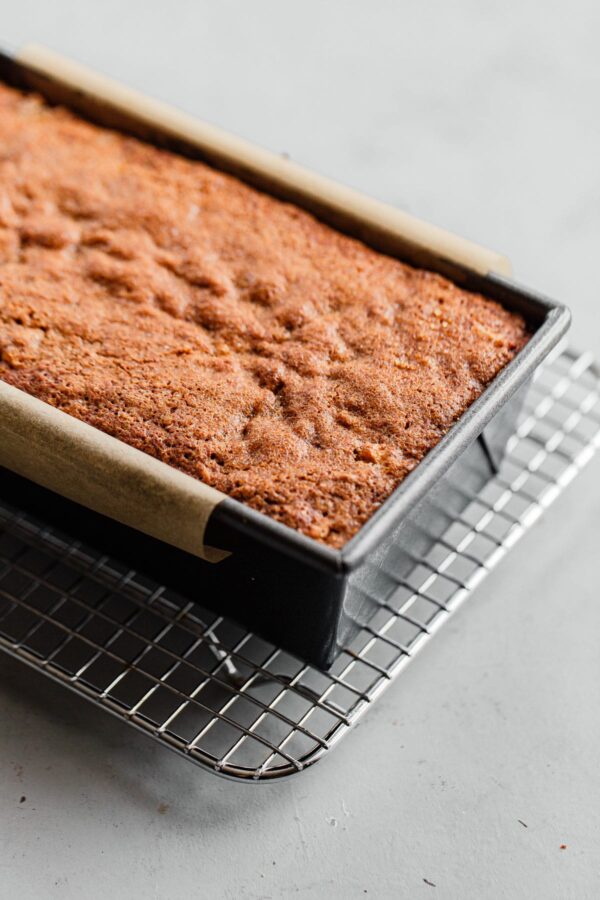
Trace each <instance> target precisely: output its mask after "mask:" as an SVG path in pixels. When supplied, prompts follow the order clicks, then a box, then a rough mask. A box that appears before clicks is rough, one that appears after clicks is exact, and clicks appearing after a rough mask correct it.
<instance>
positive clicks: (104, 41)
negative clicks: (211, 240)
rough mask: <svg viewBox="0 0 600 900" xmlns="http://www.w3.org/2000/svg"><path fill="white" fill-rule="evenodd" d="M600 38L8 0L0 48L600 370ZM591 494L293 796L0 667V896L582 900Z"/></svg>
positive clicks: (364, 6)
mask: <svg viewBox="0 0 600 900" xmlns="http://www.w3.org/2000/svg"><path fill="white" fill-rule="evenodd" d="M599 35H600V5H599V4H598V3H597V2H595V0H571V2H570V3H569V4H568V5H567V4H564V3H560V4H559V3H550V2H546V3H544V4H540V3H539V2H538V0H521V2H519V3H516V2H512V3H510V2H509V3H506V2H500V0H495V2H485V0H459V2H453V3H443V2H437V3H431V2H422V3H419V4H400V3H394V2H377V0H372V2H370V3H364V2H342V0H338V2H331V0H330V2H328V3H324V2H318V0H304V2H303V3H290V2H287V3H286V2H282V0H279V2H277V0H269V2H263V0H254V2H252V3H250V2H243V0H237V2H213V3H209V2H198V0H195V2H182V0H178V2H171V3H166V2H148V0H146V2H143V3H142V2H139V0H136V2H132V0H127V2H126V3H125V2H123V0H119V2H117V0H104V2H102V3H97V4H91V3H84V2H81V0H78V2H76V0H52V3H49V2H31V0H19V2H18V3H11V4H8V3H5V4H3V9H2V18H1V24H0V38H1V39H2V40H4V41H6V42H7V43H12V44H14V45H18V44H20V43H22V42H24V41H26V40H31V39H35V40H38V41H42V42H45V43H47V44H49V45H50V46H52V47H54V48H55V49H57V50H60V51H63V52H65V53H67V54H71V55H72V56H74V57H76V58H77V59H79V60H81V61H83V62H86V63H88V64H90V65H92V66H96V67H97V68H99V69H101V70H103V71H105V72H107V73H110V74H112V75H114V76H116V77H118V78H121V79H123V80H125V81H126V82H129V83H130V84H133V85H136V86H138V87H140V88H142V89H143V90H145V91H147V92H148V93H151V94H154V95H157V96H159V97H162V98H164V99H166V100H169V101H172V102H174V103H176V104H178V105H180V106H182V107H184V108H186V109H188V110H190V111H192V112H194V113H197V114H199V115H200V116H202V117H204V118H207V119H209V120H212V121H214V122H216V123H218V124H220V125H222V126H224V127H226V128H228V129H230V130H232V131H235V132H238V133H239V134H242V135H244V136H246V137H248V138H250V139H252V140H255V141H257V142H259V143H261V144H263V145H265V146H267V147H269V148H272V149H273V150H276V151H287V152H288V153H290V154H291V156H292V157H293V158H294V159H296V160H297V161H299V162H302V163H304V164H306V165H308V166H310V167H313V168H315V169H317V170H319V171H321V172H324V173H326V174H328V175H331V176H333V177H335V178H337V179H339V180H340V181H344V182H347V183H349V184H352V185H354V186H357V187H359V188H361V189H363V190H364V191H366V192H368V193H370V194H373V195H375V196H377V197H380V198H383V199H385V200H387V201H389V202H391V203H394V204H397V205H400V206H402V207H404V208H406V209H408V210H410V211H412V212H414V213H415V214H418V215H420V216H422V217H423V218H428V219H430V220H432V221H434V222H436V223H438V224H440V225H443V226H446V227H448V228H450V229H453V230H455V231H457V232H459V233H461V234H464V235H466V236H468V237H471V238H473V239H476V240H478V241H479V242H481V243H483V244H488V245H489V246H491V247H494V248H495V249H498V250H502V251H504V252H506V253H507V254H508V255H509V256H510V257H511V258H512V260H513V263H514V266H515V270H516V273H517V275H518V277H519V278H520V280H522V281H523V282H525V283H529V284H531V285H532V286H535V287H537V288H539V289H542V290H545V291H546V292H547V293H549V294H552V295H555V296H557V297H559V298H561V299H563V300H564V301H566V302H567V303H569V304H570V305H571V307H572V309H573V311H574V314H575V323H574V327H573V335H572V340H573V342H574V343H575V344H577V345H579V346H581V347H586V348H588V347H591V348H592V349H595V350H596V352H598V354H599V355H600V328H599V327H598V314H597V304H598V299H599V297H600V290H599V286H598V284H597V268H598V257H599V253H600V164H599V161H600V123H599V113H600V54H599V52H598V41H599ZM599 480H600V460H596V461H595V462H594V463H592V464H591V465H590V466H589V468H588V469H587V471H586V472H585V473H584V474H583V475H582V476H581V477H580V478H579V479H578V481H577V482H576V483H575V484H574V485H573V486H572V487H571V488H570V489H569V490H568V491H567V493H566V494H565V495H564V496H563V498H562V499H561V500H560V501H559V502H558V503H557V505H556V506H555V507H554V508H553V509H552V511H551V512H550V514H548V515H547V516H546V517H545V518H544V520H543V521H542V522H541V523H539V524H538V525H537V526H536V528H535V531H534V532H533V533H531V534H530V535H529V536H528V537H527V538H526V539H525V540H524V541H523V542H522V543H521V544H520V545H518V546H517V548H516V549H515V550H514V552H512V553H511V554H510V557H509V558H508V559H507V560H505V561H504V563H503V564H502V565H501V566H500V568H499V569H498V570H497V571H496V572H495V573H494V574H493V576H492V577H491V578H490V579H489V580H488V581H487V582H486V583H485V585H484V587H483V588H482V589H481V590H480V591H479V592H478V594H477V596H476V598H474V599H473V600H472V601H470V602H469V603H468V604H467V605H466V606H465V607H464V608H463V609H462V610H461V612H460V613H459V614H457V616H456V617H455V618H454V619H453V620H452V621H451V622H450V623H449V624H448V626H447V627H446V628H445V629H443V631H442V632H441V634H440V635H439V637H438V638H437V639H436V641H435V642H432V645H431V646H430V647H429V648H428V650H427V652H426V653H424V654H423V655H422V656H420V657H419V659H418V661H416V662H415V663H414V665H412V666H411V667H409V669H408V670H407V671H406V673H405V674H404V675H403V677H402V678H401V680H400V682H399V683H398V684H397V685H395V686H394V687H393V688H392V689H391V690H390V691H389V692H388V694H387V695H385V697H384V698H383V699H382V700H381V702H380V703H378V704H377V707H376V708H374V709H373V710H372V711H371V712H370V714H369V715H368V716H367V718H366V719H364V720H363V722H362V723H361V725H360V726H359V727H358V728H357V729H356V731H355V732H354V733H353V734H352V735H350V736H349V737H348V738H347V739H346V741H345V742H343V743H342V744H341V745H340V746H339V748H337V750H336V751H335V753H334V754H332V757H331V758H330V759H328V760H325V761H324V762H322V763H321V764H319V765H318V766H316V767H315V768H314V769H313V770H310V771H309V772H307V773H306V774H303V775H300V776H298V777H296V778H293V779H291V780H290V781H289V782H288V783H281V784H277V785H272V786H267V787H263V788H252V787H247V786H238V785H235V784H231V783H228V782H224V781H221V780H218V779H216V778H214V777H213V776H211V775H208V774H204V773H202V772H200V771H198V770H196V769H195V768H194V767H192V766H190V765H188V764H186V763H185V762H184V761H182V760H180V759H178V758H176V757H174V756H172V755H171V754H169V753H168V752H167V751H166V750H163V749H161V748H159V747H155V746H154V744H153V743H152V742H150V741H149V740H148V739H146V738H144V737H142V736H139V735H137V734H134V733H132V732H131V731H130V730H129V729H127V728H126V727H125V726H123V725H121V724H120V723H118V722H114V721H113V720H112V719H110V718H109V717H108V716H103V715H101V714H99V713H97V712H96V711H95V710H93V709H91V708H88V707H87V706H86V704H85V703H84V702H83V701H80V700H78V699H75V698H73V697H71V696H68V695H67V694H65V693H64V691H63V690H61V689H60V688H58V687H56V686H53V685H51V684H49V683H48V684H46V683H45V682H44V680H43V679H42V678H40V677H39V676H37V675H35V674H33V673H30V672H28V671H26V670H25V669H24V668H23V667H22V666H20V665H19V664H16V663H13V662H11V661H9V660H7V659H1V658H0V895H1V896H3V897H15V896H19V897H20V898H23V900H26V898H34V897H36V898H40V897H43V898H46V897H61V898H70V897H73V898H75V897H77V898H78V897H83V896H85V897H86V898H96V897H98V898H100V897H107V896H112V897H116V898H120V897H141V896H144V897H148V898H184V897H185V898H195V897H208V896H211V897H223V898H236V900H237V898H268V897H272V898H279V897H288V896H290V897H292V896H301V897H317V898H320V897H325V898H337V897H344V898H353V897H364V896H371V897H377V898H387V897H394V898H399V897H401V898H404V897H406V898H418V897H431V898H471V897H476V898H496V897H503V896H507V897H510V898H511V900H512V898H528V900H530V898H544V900H550V898H561V900H562V898H587V897H596V896H598V895H599V892H600V771H599V762H600V753H599V745H600V702H599V701H600V687H599V676H600V661H599V655H598V646H597V645H598V637H599V636H600V603H599V602H598V525H599V522H600V490H599ZM21 796H25V797H26V800H25V801H24V802H22V803H20V802H19V801H20V798H21ZM518 819H521V820H522V821H523V822H525V823H526V825H527V827H526V828H525V827H524V826H523V825H521V824H520V823H519V822H518ZM561 844H566V845H567V849H566V850H560V845H561ZM424 878H427V879H428V880H429V881H431V882H433V883H434V884H435V885H436V887H430V886H429V885H427V884H426V883H425V882H424V880H423V879H424Z"/></svg>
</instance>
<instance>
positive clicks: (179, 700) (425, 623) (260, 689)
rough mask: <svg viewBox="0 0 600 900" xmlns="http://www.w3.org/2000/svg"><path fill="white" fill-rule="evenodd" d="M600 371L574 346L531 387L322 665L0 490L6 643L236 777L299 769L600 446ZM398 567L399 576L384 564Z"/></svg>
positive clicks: (0, 586)
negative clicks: (496, 465)
mask: <svg viewBox="0 0 600 900" xmlns="http://www.w3.org/2000/svg"><path fill="white" fill-rule="evenodd" d="M599 390H600V373H599V371H598V369H597V368H596V366H595V364H594V361H593V358H592V357H591V356H590V355H589V354H584V355H576V354H574V353H572V352H569V351H566V352H563V353H562V354H561V355H558V356H556V357H555V358H554V359H553V361H552V362H551V363H548V364H547V365H546V366H545V367H544V368H543V369H542V370H541V372H540V374H539V375H538V377H537V379H536V381H535V382H534V384H533V386H532V388H531V390H530V393H529V396H528V399H527V401H526V408H525V415H524V418H523V419H522V421H521V423H520V425H519V428H518V431H517V433H516V434H515V435H514V436H513V437H512V438H511V440H510V443H509V446H508V452H507V456H506V458H505V460H504V462H503V464H502V467H501V470H500V473H499V474H498V476H496V477H495V478H494V479H493V480H492V481H490V482H489V483H488V484H487V485H486V486H485V488H484V489H483V490H482V491H481V492H479V493H478V494H477V495H472V496H471V497H470V503H469V505H468V507H467V508H466V510H465V512H464V513H463V514H462V515H461V516H460V517H459V518H458V519H456V520H455V521H454V522H453V524H452V525H451V527H450V528H449V529H448V531H447V532H446V533H445V534H444V536H443V538H442V539H439V540H438V541H437V542H436V544H435V545H434V546H433V548H432V550H431V551H430V552H429V553H428V554H427V555H426V557H424V558H422V559H420V560H418V561H417V562H416V563H415V569H414V571H413V572H412V573H411V575H410V577H409V578H408V579H407V578H406V577H403V578H402V579H396V581H395V583H394V584H393V586H392V588H391V589H390V590H389V592H388V594H387V595H386V596H382V597H374V598H372V599H373V616H372V618H371V620H370V622H369V625H368V627H366V628H364V629H363V630H362V631H361V633H360V634H359V636H358V637H357V638H356V639H355V640H354V641H353V642H352V644H351V645H350V646H348V647H346V648H345V649H344V650H343V651H342V652H341V653H340V655H339V656H338V658H337V660H336V662H335V664H334V666H333V668H332V669H331V670H330V671H329V672H321V671H318V670H316V669H314V668H312V667H311V666H308V665H306V664H304V663H302V662H301V661H300V660H298V659H296V658H294V657H292V656H290V655H289V654H288V653H285V652H283V651H282V650H280V649H279V648H277V647H274V646H273V645H271V644H269V643H267V642H266V641H264V640H262V639H261V638H259V637H257V636H256V635H254V634H251V633H249V632H248V631H247V630H246V629H244V628H242V627H241V626H240V625H238V624H236V623H235V622H233V621H230V620H228V619H224V618H222V617H220V616H215V615H214V613H210V612H208V611H207V610H204V609H202V608H200V607H198V606H197V605H196V604H192V603H190V602H187V601H186V600H184V599H182V598H181V597H180V596H178V595H176V594H174V593H171V592H170V591H168V590H166V589H165V588H164V587H162V586H160V585H158V584H156V583H152V582H150V581H149V580H148V579H147V578H145V577H144V576H143V575H142V574H140V573H137V572H134V571H126V570H124V569H123V568H122V567H119V565H118V564H117V563H115V562H114V561H113V560H112V559H109V558H107V557H106V556H102V555H101V554H100V553H98V552H95V551H94V550H92V549H90V548H88V547H86V546H82V545H81V544H79V543H78V542H76V541H74V540H73V538H72V537H68V536H66V535H64V534H59V533H57V532H55V531H54V530H51V529H49V528H48V527H46V526H45V525H44V523H43V522H40V521H36V520H33V519H32V518H30V517H29V516H26V515H25V514H24V513H22V512H21V511H19V510H18V509H15V508H13V507H10V506H8V505H7V504H4V503H3V502H2V500H1V499H0V648H2V649H4V650H5V651H6V652H7V653H9V654H11V655H12V656H15V657H17V658H18V659H21V660H22V661H23V662H25V663H27V664H28V665H30V666H31V667H33V668H34V669H37V670H38V671H41V672H44V673H45V674H46V675H48V676H49V677H50V678H53V679H54V680H55V681H58V682H60V683H61V684H63V685H65V686H66V687H69V688H71V689H72V690H74V691H75V692H76V693H78V694H79V695H81V696H84V697H87V698H88V699H89V700H91V701H92V702H93V703H95V704H96V705H97V706H99V707H102V708H104V709H106V710H108V711H109V712H111V713H113V714H114V715H115V716H117V717H119V718H120V719H123V720H124V721H126V722H129V723H130V724H131V725H132V726H134V727H136V728H138V729H139V730H141V731H143V732H145V733H146V734H148V735H150V736H151V737H153V738H155V739H156V740H158V741H159V742H160V743H162V744H163V745H165V746H168V747H170V748H171V749H173V750H175V751H177V752H178V753H180V754H181V755H183V756H185V757H187V759H189V760H191V761H193V762H195V763H197V764H198V765H200V766H203V767H205V768H207V769H210V770H212V771H215V772H217V773H219V774H221V775H225V776H228V777H230V778H235V779H246V780H255V781H261V780H267V779H273V778H277V777H282V776H287V775H290V774H293V773H295V772H300V771H301V770H303V769H305V768H306V767H308V766H310V765H311V764H313V763H314V762H316V761H317V760H319V759H321V758H322V757H323V756H324V755H325V754H327V753H328V752H329V751H330V750H331V749H332V748H333V747H334V746H335V744H336V743H337V742H338V741H339V740H340V739H341V738H342V737H343V736H344V735H345V734H346V733H347V732H348V730H349V728H350V727H351V726H352V725H353V724H354V723H356V721H357V720H358V719H359V718H360V717H361V716H362V715H363V714H364V713H365V712H366V710H367V709H368V708H369V706H370V705H371V704H372V703H373V702H374V701H375V700H376V699H377V697H378V696H379V695H380V694H381V692H382V691H383V690H384V689H385V688H386V687H387V686H388V685H389V684H391V682H392V681H394V680H395V679H396V678H397V677H398V675H399V674H400V672H401V671H402V670H403V668H404V666H405V665H406V664H407V663H408V662H409V661H410V660H411V659H412V657H414V656H415V654H416V653H417V651H418V650H420V649H421V648H422V647H423V646H424V645H425V644H426V643H427V642H428V641H429V640H430V638H431V637H432V635H433V634H434V633H435V632H436V631H437V630H438V628H439V627H440V626H441V625H442V624H443V623H444V622H445V621H446V620H447V618H448V616H450V615H451V614H452V612H453V611H454V610H455V609H456V608H457V607H458V606H459V604H460V603H461V602H462V601H463V600H464V599H465V597H467V596H468V594H469V593H470V592H471V591H472V590H473V588H474V587H475V586H476V585H477V584H478V583H479V582H481V580H482V579H483V578H484V577H485V576H486V575H487V573H488V572H489V571H490V570H491V569H492V568H493V567H494V566H495V565H496V564H497V563H498V561H499V560H500V559H501V558H502V557H503V556H504V554H505V553H506V552H507V551H508V550H509V549H510V547H512V546H513V544H514V543H515V542H516V541H517V540H518V538H520V537H521V535H522V534H523V533H524V532H525V531H526V530H527V529H528V528H529V527H530V526H531V525H532V524H533V522H534V521H535V520H536V519H537V518H538V516H539V515H540V514H541V513H542V511H543V510H544V509H545V508H546V507H547V506H549V504H550V503H551V502H552V501H553V500H554V499H555V498H556V497H557V496H558V494H559V493H560V492H561V490H562V489H563V488H564V487H565V486H566V485H567V484H568V483H569V482H570V481H571V480H572V478H573V477H574V476H575V475H576V474H577V472H579V471H580V469H581V468H582V467H583V466H584V465H585V463H586V462H587V461H588V460H589V459H590V457H591V456H592V455H593V453H594V451H595V450H596V449H597V448H598V446H599V445H600V396H599ZM390 574H391V575H392V578H393V573H390Z"/></svg>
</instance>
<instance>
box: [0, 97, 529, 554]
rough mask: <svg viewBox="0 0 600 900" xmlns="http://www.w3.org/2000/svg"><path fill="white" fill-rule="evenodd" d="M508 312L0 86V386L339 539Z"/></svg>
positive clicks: (499, 341) (214, 174)
mask: <svg viewBox="0 0 600 900" xmlns="http://www.w3.org/2000/svg"><path fill="white" fill-rule="evenodd" d="M527 338H528V334H527V328H526V325H525V322H524V321H523V319H522V318H521V317H520V316H518V315H515V314H514V313H511V312H508V311H507V310H505V309H503V308H502V307H501V306H500V305H498V304H497V303H495V302H493V301H491V300H487V299H485V298H484V297H482V296H479V295H476V294H473V293H469V292H467V291H465V290H461V289H459V288H458V287H456V286H455V285H453V284H452V283H450V282H449V281H447V280H445V279H444V278H442V277H440V276H439V275H436V274H433V273H431V272H425V271H420V270H417V269H414V268H411V267H410V266H408V265H404V264H403V263H401V262H398V261H397V260H395V259H392V258H390V257H387V256H385V255H382V254H380V253H377V252H375V251H373V250H372V249H370V248H368V247H366V246H365V245H363V244H362V243H360V242H358V241H356V240H352V239H350V238H348V237H346V236H344V235H342V234H340V233H338V232H336V231H335V230H333V229H331V228H329V227H327V226H325V225H323V224H322V223H320V222H319V221H317V220H316V219H315V218H313V217H312V216H311V215H309V214H307V213H306V212H303V211H302V210H300V209H298V208H297V207H295V206H293V205H290V204H286V203H282V202H280V201H278V200H275V199H273V198H271V197H269V196H267V195H266V194H263V193H260V192H259V191H256V190H254V189H252V188H250V187H248V186H247V185H245V184H243V183H242V182H240V181H238V180H236V179H235V178H233V177H230V176H227V175H224V174H222V173H220V172H218V171H215V170H214V169H212V168H210V167H208V166H206V165H204V164H202V163H200V162H195V161H190V160H187V159H184V158H182V157H179V156H177V155H175V154H171V153H168V152H165V151H161V150H158V149H156V148H154V147H152V146H149V145H147V144H144V143H143V142H140V141H137V140H134V139H132V138H129V137H126V136H123V135H121V134H118V133H114V132H112V131H110V130H108V129H102V128H99V127H97V126H95V125H92V124H89V123H87V122H85V121H83V120H82V119H79V118H77V117H76V116H74V115H73V114H71V113H69V112H67V111H65V110H63V109H60V108H51V107H50V106H48V105H46V104H45V103H44V102H43V101H42V100H40V99H39V98H37V97H36V96H33V95H28V94H22V93H20V92H18V91H16V90H13V89H11V88H8V87H4V86H0V379H3V380H4V381H6V382H8V383H10V384H12V385H14V386H16V387H18V388H21V389H22V390H24V391H27V392H29V393H30V394H33V395H35V396H36V397H39V398H40V399H41V400H44V401H45V402H46V403H49V404H52V405H53V406H56V407H58V408H60V409H62V410H64V411H65V412H67V413H69V414H70V415H72V416H76V417H77V418H79V419H82V420H84V421H85V422H88V423H89V424H90V425H93V426H95V427H96V428H99V429H102V430H103V431H105V432H108V433H109V434H111V435H114V436H115V437H116V438H119V439H120V440H122V441H125V442H127V443H128V444H131V445H133V446H134V447H137V448H138V449H140V450H143V451H145V452H146V453H149V454H151V455H152V456H154V457H157V458H158V459H161V460H163V461H164V462H166V463H168V464H169V465H171V466H175V467H176V468H178V469H181V470H182V471H184V472H187V473H188V474H190V475H192V476H194V477H195V478H199V479H201V480H202V481H205V482H206V483H207V484H209V485H212V486H214V487H215V488H218V489H219V490H221V491H223V492H225V493H226V494H228V495H230V496H231V497H235V498H236V499H238V500H240V501H242V502H244V503H247V504H249V505H250V506H252V507H253V508H254V509H257V510H260V511H261V512H263V513H266V514H267V515H269V516H272V517H273V518H275V519H277V520H279V521H280V522H283V523H285V524H286V525H289V526H291V527H292V528H296V529H298V530H299V531H301V532H303V533H304V534H306V535H309V536H310V537H313V538H316V539H317V540H318V541H322V542H324V543H326V544H328V545H330V546H332V547H341V546H342V545H343V544H344V543H345V542H346V541H347V540H348V539H349V538H350V537H351V536H352V535H354V534H355V533H356V532H357V531H358V529H359V528H360V526H361V525H362V524H363V523H364V522H365V521H366V520H367V519H368V518H369V516H371V515H372V513H373V512H374V511H375V510H376V509H377V508H378V506H379V505H380V504H381V503H382V502H383V501H384V500H385V499H386V498H387V497H388V496H389V495H390V493H391V492H392V491H393V490H394V488H395V487H396V486H397V485H398V484H399V483H400V482H401V481H402V479H403V478H404V477H405V476H406V475H407V473H408V472H410V471H411V470H412V469H413V468H414V467H415V466H416V465H417V463H418V462H419V460H421V459H422V458H423V456H424V455H425V454H426V453H427V452H428V450H430V449H431V448H432V447H433V446H434V445H435V444H436V443H437V442H438V441H439V440H440V438H441V437H442V435H444V434H445V433H446V432H447V431H448V429H449V428H450V427H451V425H452V424H453V422H455V421H456V420H457V419H458V418H459V417H460V415H461V414H462V413H463V412H464V411H465V410H466V409H467V407H468V406H469V405H470V404H471V403H472V402H473V400H475V398H476V397H478V396H479V395H480V394H481V392H482V391H483V390H484V388H485V387H486V385H487V384H489V382H490V381H491V380H492V379H493V378H494V377H495V375H496V374H497V373H498V372H499V371H500V370H501V369H502V368H503V366H505V365H506V364H507V363H508V362H509V361H510V360H511V359H512V358H513V356H514V355H515V353H516V352H518V351H519V350H520V348H521V347H522V346H523V345H524V344H525V342H526V341H527Z"/></svg>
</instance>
